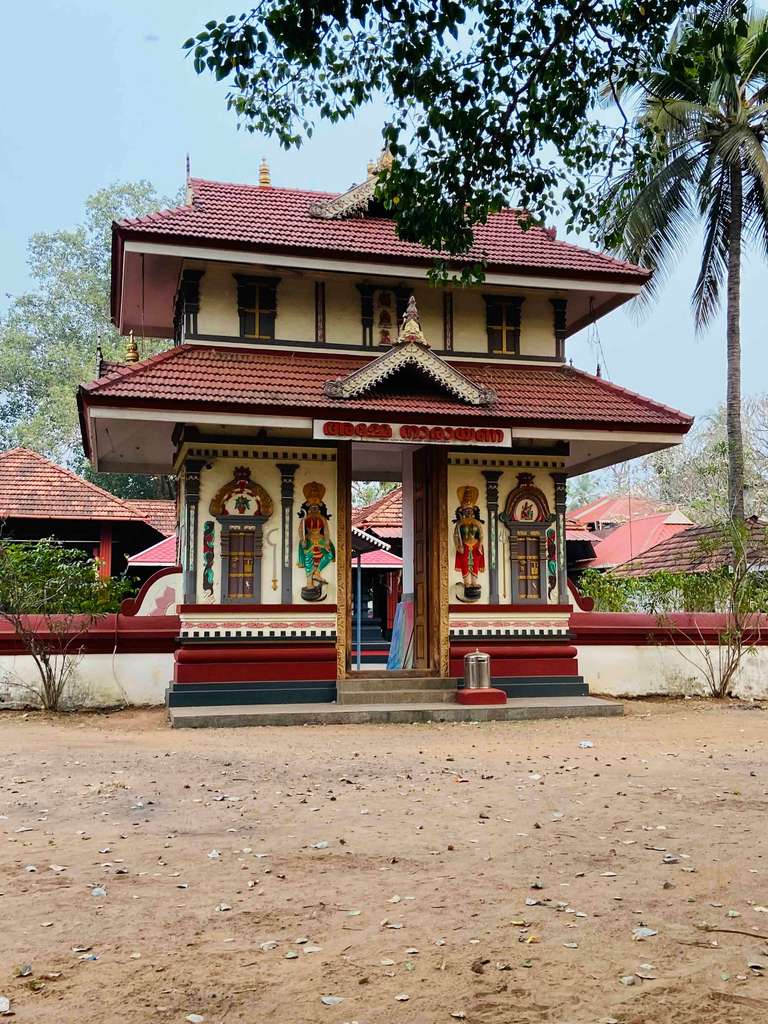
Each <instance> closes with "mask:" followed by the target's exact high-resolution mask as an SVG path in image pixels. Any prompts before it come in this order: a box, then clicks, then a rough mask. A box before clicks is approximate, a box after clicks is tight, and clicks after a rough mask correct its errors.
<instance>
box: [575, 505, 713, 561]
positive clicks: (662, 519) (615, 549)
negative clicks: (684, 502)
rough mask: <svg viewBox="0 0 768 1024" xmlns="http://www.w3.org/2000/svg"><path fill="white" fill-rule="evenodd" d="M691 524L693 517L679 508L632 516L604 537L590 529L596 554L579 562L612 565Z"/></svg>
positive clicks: (629, 557) (641, 551) (672, 535)
mask: <svg viewBox="0 0 768 1024" xmlns="http://www.w3.org/2000/svg"><path fill="white" fill-rule="evenodd" d="M691 526H693V522H692V520H690V519H689V518H688V517H687V516H685V515H683V514H682V513H681V512H679V511H677V512H671V513H669V512H661V513H659V514H658V515H654V516H640V517H633V518H632V519H630V520H628V521H627V522H626V523H622V524H621V526H617V527H616V529H614V530H611V531H610V533H607V534H605V536H603V537H601V538H597V537H596V535H595V534H594V533H592V534H589V533H588V537H589V536H591V537H592V540H593V545H594V551H595V557H594V558H590V559H585V560H584V561H583V562H579V566H580V567H582V568H589V569H609V568H611V567H612V566H615V565H621V564H622V563H623V562H627V561H629V559H631V558H636V557H637V556H638V555H641V554H642V553H643V552H644V551H647V550H648V549H649V548H652V547H654V545H656V544H660V543H661V542H662V541H664V540H667V539H668V538H669V537H674V536H675V534H678V533H682V531H683V530H687V529H688V528H689V527H691Z"/></svg>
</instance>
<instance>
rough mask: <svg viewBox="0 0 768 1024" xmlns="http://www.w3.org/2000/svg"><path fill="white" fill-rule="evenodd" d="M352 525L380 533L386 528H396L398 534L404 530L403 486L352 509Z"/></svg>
mask: <svg viewBox="0 0 768 1024" xmlns="http://www.w3.org/2000/svg"><path fill="white" fill-rule="evenodd" d="M352 525H353V526H359V527H360V528H361V529H363V530H374V531H375V532H376V533H380V531H381V529H382V527H383V528H384V529H390V530H392V529H396V530H397V534H396V535H397V536H398V537H399V536H401V534H402V532H403V488H402V487H395V488H393V489H392V490H391V491H389V493H387V494H384V495H382V497H381V498H377V499H376V501H372V502H371V503H370V505H363V506H361V507H360V508H353V509H352Z"/></svg>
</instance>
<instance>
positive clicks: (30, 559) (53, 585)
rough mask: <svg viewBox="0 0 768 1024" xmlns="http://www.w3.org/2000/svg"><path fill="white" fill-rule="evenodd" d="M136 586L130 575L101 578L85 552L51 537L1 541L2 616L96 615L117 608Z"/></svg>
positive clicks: (114, 610) (95, 564) (0, 607)
mask: <svg viewBox="0 0 768 1024" xmlns="http://www.w3.org/2000/svg"><path fill="white" fill-rule="evenodd" d="M134 589H135V587H134V584H133V583H132V582H131V581H130V580H129V579H126V578H121V579H111V578H110V579H101V577H100V576H99V575H98V567H97V563H96V562H95V561H94V560H93V559H92V558H89V557H88V555H87V554H86V553H85V552H84V551H78V550H75V549H72V548H65V547H62V546H61V545H60V544H57V543H55V541H52V540H41V541H36V542H35V543H33V544H25V543H18V542H13V541H7V540H5V541H0V617H3V618H8V619H12V618H13V617H15V616H20V615H42V616H44V617H46V618H48V617H49V616H71V615H86V616H89V617H96V616H99V615H103V614H106V613H108V612H116V611H117V610H118V609H119V607H120V602H121V601H122V600H123V598H125V597H128V596H130V595H131V594H132V593H133V592H134Z"/></svg>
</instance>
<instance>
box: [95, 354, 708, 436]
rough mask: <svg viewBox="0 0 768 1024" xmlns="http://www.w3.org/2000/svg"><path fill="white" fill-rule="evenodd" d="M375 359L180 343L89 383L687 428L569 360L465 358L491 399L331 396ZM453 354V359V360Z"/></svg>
mask: <svg viewBox="0 0 768 1024" xmlns="http://www.w3.org/2000/svg"><path fill="white" fill-rule="evenodd" d="M369 361H370V358H366V357H365V356H355V355H349V356H347V355H337V354H331V353H329V352H317V353H315V352H289V351H285V350H279V349H276V350H269V351H264V350H259V351H254V350H251V349H243V348H234V347H227V348H222V347H211V348H208V347H203V346H199V345H189V344H186V345H179V346H177V347H175V348H171V349H168V350H167V351H165V352H161V353H160V354H159V355H156V356H152V357H150V358H149V359H145V360H143V361H142V362H139V363H127V364H125V365H124V366H123V367H121V368H120V369H119V370H116V371H114V372H112V373H109V374H108V375H107V376H105V377H101V378H99V379H98V380H95V381H92V382H91V383H89V384H86V385H83V387H82V388H81V391H80V394H81V398H82V400H84V401H85V403H86V404H106V405H133V406H153V405H154V406H166V407H175V408H178V407H184V408H188V409H195V408H197V409H205V410H209V411H213V410H231V411H239V412H243V411H245V410H247V409H254V408H258V409H259V411H261V412H265V413H266V412H273V413H278V414H283V415H285V414H288V415H290V414H291V413H294V414H295V413H296V411H297V410H306V411H309V412H310V413H314V414H318V413H320V414H327V413H332V414H333V415H334V416H337V417H339V416H341V417H342V418H343V417H344V415H345V414H346V413H349V414H350V418H354V417H355V416H356V415H359V414H361V413H363V414H365V417H366V418H367V419H371V418H374V417H381V418H383V419H390V420H394V421H396V418H397V417H398V416H404V417H408V418H409V419H414V418H415V419H418V418H421V419H422V420H427V421H428V418H429V417H439V416H445V415H456V414H458V415H459V416H460V417H461V420H462V421H465V422H466V421H467V420H469V421H471V422H479V423H494V424H495V425H497V426H498V425H510V426H513V425H546V426H551V425H562V426H574V425H579V426H594V427H596V428H598V429H617V428H620V429H622V430H628V429H635V430H648V431H654V430H665V431H671V432H678V433H685V432H686V431H687V430H688V429H689V427H690V425H691V423H692V419H691V417H689V416H686V415H685V414H684V413H682V412H679V411H678V410H676V409H671V408H669V406H666V405H661V404H660V403H658V402H653V401H651V399H649V398H643V397H642V396H641V395H637V394H635V393H634V392H632V391H628V390H626V389H625V388H621V387H618V386H617V385H616V384H611V383H610V382H609V381H607V380H604V379H602V378H600V377H593V376H591V375H590V374H588V373H584V372H583V371H581V370H576V369H574V368H573V367H569V366H561V365H554V366H531V365H521V364H498V363H484V362H482V361H478V362H469V361H465V362H462V364H461V369H462V372H463V373H464V374H465V375H466V376H467V377H469V378H470V379H471V380H473V381H474V382H476V383H477V384H478V385H480V386H482V387H487V388H489V389H491V390H492V391H493V392H495V400H494V401H493V402H492V403H491V404H489V405H487V406H470V405H466V404H464V403H462V402H460V401H458V400H451V398H450V396H449V395H446V394H445V392H442V393H441V392H439V391H437V390H436V391H435V392H432V393H420V394H413V393H407V392H405V391H404V392H403V393H398V392H397V391H396V390H395V389H394V388H389V389H386V390H384V391H382V392H381V393H379V392H377V391H375V390H374V391H372V392H371V393H370V394H367V395H365V396H364V397H360V398H352V399H344V400H335V401H332V400H331V399H329V398H328V396H327V394H326V393H325V389H324V386H325V383H326V381H328V380H332V379H337V378H342V377H346V376H347V375H348V374H350V373H352V372H353V371H354V370H356V369H358V368H359V367H361V366H364V365H365V364H366V363H367V362H369ZM447 361H448V362H450V360H447Z"/></svg>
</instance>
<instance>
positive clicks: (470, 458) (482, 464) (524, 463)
mask: <svg viewBox="0 0 768 1024" xmlns="http://www.w3.org/2000/svg"><path fill="white" fill-rule="evenodd" d="M484 469H494V470H501V476H500V477H499V514H501V513H502V512H503V511H504V506H505V504H506V501H507V497H508V496H509V494H510V492H512V491H513V490H514V489H515V488H516V487H517V486H518V474H519V473H533V475H534V481H533V483H534V486H535V487H538V488H539V490H541V491H543V493H544V496H545V497H546V499H547V502H548V503H549V511H550V512H554V501H555V485H554V481H553V480H552V477H551V476H550V474H551V473H552V472H557V471H558V470H561V469H562V464H561V463H559V462H557V461H555V460H547V459H538V460H536V459H529V460H521V459H514V458H512V457H510V458H509V459H505V458H503V457H502V456H499V457H494V458H491V457H488V458H486V457H484V456H482V455H474V454H473V455H470V454H462V453H460V452H453V453H451V454H450V455H449V457H448V522H449V523H450V524H451V538H450V542H449V545H448V554H449V563H450V564H449V580H450V583H449V594H450V600H451V603H452V604H453V603H455V602H456V601H457V600H458V597H457V595H458V594H459V593H461V592H462V587H461V573H460V572H459V571H458V569H456V568H455V564H454V558H455V555H456V547H455V544H454V538H453V529H454V523H455V519H456V509H457V506H458V494H457V491H458V490H459V489H460V488H463V487H468V486H470V487H476V488H477V490H478V492H479V498H478V505H479V506H480V518H481V519H482V520H483V521H484V534H485V537H484V540H485V544H484V547H485V564H486V568H485V572H483V573H481V574H480V586H481V588H482V594H481V596H480V599H479V601H477V602H474V603H477V604H488V601H489V590H488V586H489V585H488V578H489V573H488V569H489V559H490V552H489V547H488V545H489V538H488V506H487V503H486V499H485V486H486V481H485V477H484V476H483V470H484ZM508 536H509V533H508V531H507V529H506V527H505V526H504V525H503V524H502V523H499V601H500V603H501V604H513V603H514V602H513V600H512V579H511V573H510V569H509V565H507V571H506V596H505V593H504V575H505V574H504V570H503V567H502V559H503V558H504V557H505V556H506V557H508V552H509V547H508V545H506V544H504V543H503V542H502V541H503V539H504V540H506V538H508ZM557 599H558V595H557V589H555V590H554V592H553V593H552V595H551V597H550V603H552V604H557ZM471 606H472V605H471V603H467V607H468V608H471Z"/></svg>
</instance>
